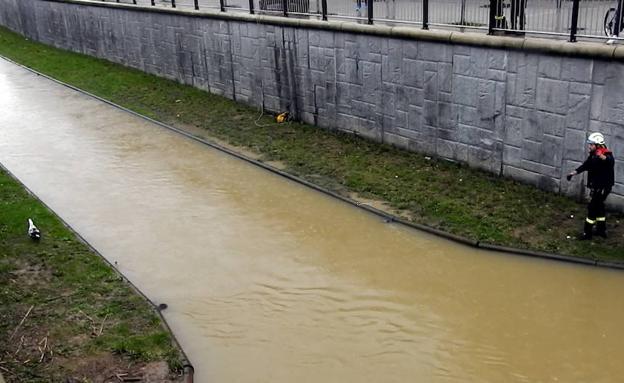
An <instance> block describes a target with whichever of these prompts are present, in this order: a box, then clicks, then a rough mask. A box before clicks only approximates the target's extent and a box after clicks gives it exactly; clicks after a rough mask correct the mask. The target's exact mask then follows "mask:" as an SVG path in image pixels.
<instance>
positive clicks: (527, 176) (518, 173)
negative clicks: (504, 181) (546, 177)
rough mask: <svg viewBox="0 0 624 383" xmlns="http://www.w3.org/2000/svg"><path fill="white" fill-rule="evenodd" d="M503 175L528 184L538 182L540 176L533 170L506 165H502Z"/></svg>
mask: <svg viewBox="0 0 624 383" xmlns="http://www.w3.org/2000/svg"><path fill="white" fill-rule="evenodd" d="M503 175H504V176H505V177H509V178H513V179H516V180H520V181H522V182H525V183H527V184H530V185H537V184H538V183H539V182H540V178H541V177H542V176H540V175H539V174H537V173H535V172H531V171H528V170H524V169H522V168H520V167H516V166H508V165H504V166H503Z"/></svg>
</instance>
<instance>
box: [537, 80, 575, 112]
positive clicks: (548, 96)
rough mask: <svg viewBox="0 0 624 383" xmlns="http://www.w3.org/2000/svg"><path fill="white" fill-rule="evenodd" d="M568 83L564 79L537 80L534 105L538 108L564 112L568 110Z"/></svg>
mask: <svg viewBox="0 0 624 383" xmlns="http://www.w3.org/2000/svg"><path fill="white" fill-rule="evenodd" d="M568 90H569V84H568V82H565V81H559V80H549V79H543V78H540V79H538V80H537V97H536V103H537V104H536V106H537V108H538V109H539V110H544V111H547V112H552V113H558V114H565V113H566V112H567V111H568V93H569V91H568Z"/></svg>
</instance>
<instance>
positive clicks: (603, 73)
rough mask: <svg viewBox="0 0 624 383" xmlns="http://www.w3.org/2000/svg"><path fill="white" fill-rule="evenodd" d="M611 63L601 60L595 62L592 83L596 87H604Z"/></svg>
mask: <svg viewBox="0 0 624 383" xmlns="http://www.w3.org/2000/svg"><path fill="white" fill-rule="evenodd" d="M608 67H609V63H608V62H606V61H601V60H594V67H593V70H592V83H593V84H595V85H604V84H605V82H606V79H607V68H608Z"/></svg>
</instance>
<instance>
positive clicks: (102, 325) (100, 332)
mask: <svg viewBox="0 0 624 383" xmlns="http://www.w3.org/2000/svg"><path fill="white" fill-rule="evenodd" d="M106 318H108V314H106V315H105V316H104V320H103V321H102V324H101V325H100V331H98V334H97V336H100V335H102V330H104V322H106Z"/></svg>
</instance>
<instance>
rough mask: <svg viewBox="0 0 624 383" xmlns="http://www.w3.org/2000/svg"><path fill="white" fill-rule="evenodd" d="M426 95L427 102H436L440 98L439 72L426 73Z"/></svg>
mask: <svg viewBox="0 0 624 383" xmlns="http://www.w3.org/2000/svg"><path fill="white" fill-rule="evenodd" d="M424 79H425V83H424V94H425V99H426V100H432V101H435V100H437V98H438V74H437V72H430V71H425V75H424Z"/></svg>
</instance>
